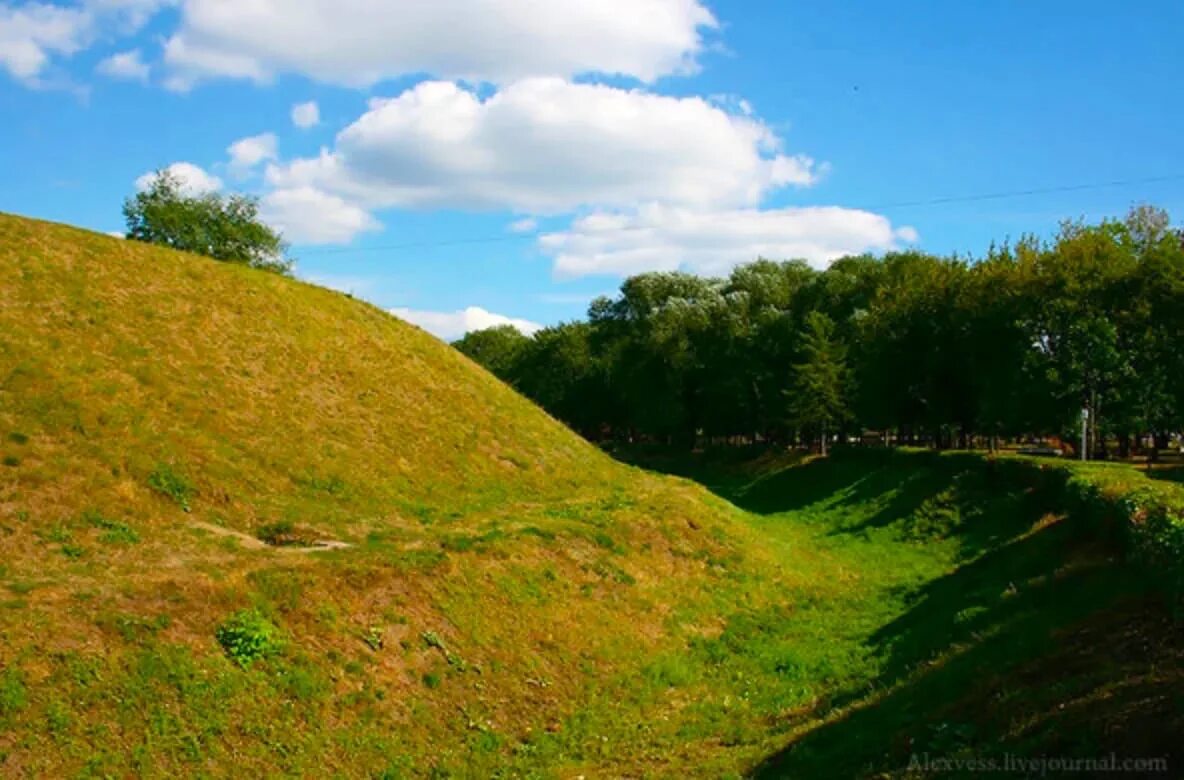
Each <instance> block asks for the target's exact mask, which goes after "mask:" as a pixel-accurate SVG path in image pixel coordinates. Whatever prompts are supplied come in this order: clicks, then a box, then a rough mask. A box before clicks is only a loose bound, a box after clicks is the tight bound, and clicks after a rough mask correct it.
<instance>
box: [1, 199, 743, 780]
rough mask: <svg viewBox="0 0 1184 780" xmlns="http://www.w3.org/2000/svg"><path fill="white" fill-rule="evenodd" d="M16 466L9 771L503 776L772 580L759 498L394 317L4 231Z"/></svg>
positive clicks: (268, 285) (195, 269)
mask: <svg viewBox="0 0 1184 780" xmlns="http://www.w3.org/2000/svg"><path fill="white" fill-rule="evenodd" d="M0 458H2V459H3V460H2V465H0V540H2V543H3V546H4V551H5V555H4V558H3V561H2V562H0V638H2V640H3V641H2V643H0V669H2V670H3V671H2V672H0V773H2V774H17V775H20V774H27V775H37V776H62V775H71V774H76V773H84V774H85V773H91V774H94V775H98V776H101V775H104V774H110V775H123V774H129V773H131V774H161V775H164V774H170V773H178V772H179V773H185V774H187V773H193V772H202V771H205V772H209V773H211V774H221V773H222V772H223V771H224V770H225V769H226V768H227V767H231V766H233V767H235V768H236V769H238V770H239V771H242V772H244V773H245V774H247V775H256V774H261V773H263V772H265V771H275V772H280V773H283V772H288V773H296V774H308V775H318V776H323V775H324V774H331V773H334V772H339V773H342V774H346V775H352V776H370V775H377V774H379V773H382V772H387V773H389V774H390V775H391V776H395V775H398V774H399V773H406V774H422V773H425V772H428V771H432V770H435V771H437V772H441V773H446V772H449V771H457V772H461V771H464V772H469V773H472V774H473V775H474V776H480V775H483V774H487V773H488V772H489V771H490V767H492V766H498V765H503V764H505V763H506V762H509V761H512V760H515V756H516V755H518V756H525V758H523V759H522V760H524V761H528V762H529V761H530V760H531V759H530V756H529V753H530V751H531V748H530V745H531V740H533V739H536V738H544V737H546V736H547V735H548V734H554V733H557V732H558V731H560V730H561V729H562V728H563V724H564V722H565V720H566V719H567V718H569V717H571V716H572V715H573V713H575V712H578V711H579V709H580V705H581V702H583V701H585V700H586V699H587V698H588V697H589V696H591V695H593V687H594V686H596V685H601V684H605V685H607V684H609V683H610V682H611V681H613V680H614V679H615V678H616V677H617V676H619V675H622V674H626V673H628V672H629V670H636V668H638V667H639V666H640V663H641V659H644V658H645V657H646V656H647V654H649V653H650V652H651V651H653V650H654V649H656V648H660V647H662V646H664V645H666V644H669V643H671V642H672V641H676V640H677V637H679V636H682V635H683V634H685V633H687V632H694V631H698V630H706V629H707V627H706V626H701V625H698V624H697V620H698V617H696V616H688V615H687V614H682V613H680V612H679V611H680V610H682V609H684V607H685V606H686V605H693V606H694V607H695V609H699V608H701V607H702V605H703V604H706V603H712V602H714V600H715V599H717V598H723V596H722V595H715V594H716V593H717V592H719V591H720V587H717V586H719V583H726V582H728V581H730V579H731V578H733V571H734V570H739V569H740V568H742V567H744V566H748V564H747V563H745V562H744V561H746V560H747V556H746V553H745V550H746V549H748V547H749V544H748V542H745V541H744V540H743V537H744V529H742V528H740V527H739V526H734V524H733V523H732V522H731V521H732V520H733V519H734V518H735V517H736V516H738V515H739V513H738V512H735V511H734V510H731V509H730V508H728V507H727V506H726V505H725V504H724V503H723V502H720V501H717V500H715V499H712V498H711V497H709V496H708V494H706V492H705V491H702V490H700V489H698V488H696V487H693V486H690V485H687V484H679V483H676V482H674V481H673V480H669V479H665V478H660V477H654V476H650V475H647V474H645V473H644V472H641V471H639V470H636V469H632V468H629V467H626V466H622V465H620V464H618V463H616V462H615V461H613V460H611V459H610V458H608V457H607V456H605V455H604V454H602V453H601V452H599V451H598V450H597V449H596V448H594V447H592V446H591V445H589V444H587V443H586V442H584V441H583V440H582V439H580V438H579V437H577V436H575V435H574V434H572V433H571V432H569V431H568V430H567V429H566V428H564V427H563V426H561V425H560V424H558V423H556V422H555V421H553V420H551V419H550V418H548V417H547V416H546V415H545V414H543V413H542V412H541V411H540V410H538V409H537V408H536V407H535V406H533V405H532V404H530V403H529V402H527V401H526V400H524V399H522V398H521V397H519V396H518V395H516V394H515V393H513V392H512V391H510V390H509V389H508V388H506V387H505V386H504V385H502V384H501V383H500V382H498V381H497V380H495V379H494V378H492V377H491V376H490V375H488V374H487V373H486V372H484V371H483V370H481V369H479V368H478V367H477V366H475V365H473V364H472V363H470V362H469V361H468V360H467V359H465V358H463V357H462V356H460V355H459V354H457V353H456V352H454V351H453V350H451V349H450V348H448V347H447V346H445V345H443V344H441V343H440V342H439V341H437V340H435V339H433V338H432V337H430V336H428V335H427V334H425V333H423V332H421V331H419V330H417V329H416V328H413V327H411V326H409V325H406V324H405V323H402V322H400V321H398V320H396V319H395V318H393V317H391V316H389V315H387V314H386V313H384V312H382V311H380V310H378V309H376V308H374V307H371V306H368V305H365V304H362V303H359V302H357V301H354V300H351V299H350V298H348V297H347V296H344V295H341V294H338V293H335V292H331V291H328V290H325V289H320V288H317V287H313V286H310V285H306V284H302V283H298V282H294V281H292V280H288V279H282V278H279V277H276V276H272V275H268V274H265V273H260V272H255V271H251V270H248V269H244V268H239V267H233V266H229V265H226V264H220V263H215V262H212V261H209V260H206V259H203V258H198V257H192V256H185V255H181V254H178V253H174V252H170V251H165V250H161V249H157V248H153V247H149V246H146V245H141V244H135V243H131V242H125V241H122V240H119V239H114V238H109V237H106V236H101V235H96V234H93V233H89V232H84V231H80V230H75V229H71V228H67V227H62V226H57V225H51V224H46V223H41V222H36V221H31V220H26V219H20V218H16V217H10V216H0ZM728 528H732V530H727V529H728ZM737 534H739V535H737ZM256 537H263V538H267V539H269V540H271V541H277V540H279V541H282V540H291V539H302V540H304V541H306V542H315V541H328V540H331V541H333V542H339V543H343V544H345V545H348V547H343V548H340V549H334V550H326V551H322V550H315V551H311V552H310V551H308V549H307V548H298V547H272V546H269V545H266V544H263V543H262V542H259V541H257V539H256ZM242 610H254V611H255V612H257V613H258V614H259V615H261V616H263V617H264V618H265V619H266V620H268V621H269V622H270V623H271V624H272V625H274V626H275V627H276V629H277V630H278V632H279V634H280V635H281V637H282V644H283V652H282V653H281V654H280V655H278V656H276V657H273V658H269V659H265V660H263V661H260V662H259V663H257V664H253V665H252V666H251V668H249V669H241V668H239V667H238V666H237V665H235V664H233V663H232V662H231V661H230V659H228V658H227V657H225V656H224V654H223V652H222V648H221V647H220V646H219V644H218V642H217V641H216V635H217V632H218V627H219V626H220V625H222V624H223V623H224V622H225V621H226V620H227V619H228V618H229V617H230V616H232V615H233V614H235V613H237V612H240V611H242ZM696 614H698V613H696ZM675 615H678V617H677V618H675V617H674V616H675ZM715 619H716V618H715V616H714V615H712V617H711V620H712V621H714V620H715ZM523 745H525V746H526V747H523ZM598 747H599V745H598ZM571 755H574V757H576V758H578V756H579V751H574V752H573V754H571ZM562 760H567V759H566V758H565V757H563V756H556V757H552V758H551V759H549V761H551V762H552V763H554V762H557V761H562Z"/></svg>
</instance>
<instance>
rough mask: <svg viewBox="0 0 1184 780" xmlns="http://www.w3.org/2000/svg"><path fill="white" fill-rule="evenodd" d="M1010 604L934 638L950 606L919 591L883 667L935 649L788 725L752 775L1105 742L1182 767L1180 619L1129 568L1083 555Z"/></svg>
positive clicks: (916, 764)
mask: <svg viewBox="0 0 1184 780" xmlns="http://www.w3.org/2000/svg"><path fill="white" fill-rule="evenodd" d="M951 576H952V577H953V578H954V581H952V582H950V583H946V584H944V585H943V586H942V587H943V588H944V589H945V590H946V591H947V592H948V593H953V592H956V590H957V587H958V585H957V580H959V579H961V577H962V576H965V575H961V574H955V575H951ZM1008 602H1009V603H1007V604H1006V605H1004V606H998V607H994V608H986V609H984V610H983V611H982V612H977V613H974V614H973V617H972V618H971V619H970V620H969V621H967V623H966V624H965V625H960V626H954V627H953V631H952V635H947V636H946V637H945V638H942V637H941V635H940V633H941V630H940V625H941V623H942V619H944V618H945V617H946V616H948V612H949V610H948V608H947V606H945V605H943V606H941V607H938V608H937V609H936V613H937V615H936V616H937V617H939V618H941V619H939V620H937V621H935V622H934V623H932V624H931V623H930V622H929V620H930V619H931V618H932V617H933V615H929V614H927V613H929V612H930V611H931V610H933V609H934V606H935V605H933V604H931V603H929V600H928V599H926V600H925V601H923V602H922V604H921V605H919V606H918V608H917V609H915V610H914V611H913V612H911V613H910V614H909V615H908V616H907V617H906V618H905V619H902V621H898V624H897V625H893V626H891V627H888V628H886V630H885V631H884V632H882V634H881V636H880V637H879V641H880V642H886V643H889V644H890V646H891V648H892V658H893V662H891V663H889V669H890V670H891V669H893V668H894V667H895V668H897V669H898V670H899V669H902V668H903V667H902V666H900V664H901V663H902V662H903V661H904V659H907V658H914V657H918V656H920V657H924V653H925V651H926V650H929V649H934V650H936V649H940V650H941V653H940V655H938V656H935V657H934V658H933V659H932V660H931V661H928V662H924V663H921V664H919V665H917V666H916V668H915V670H914V671H913V672H912V674H910V675H909V676H908V677H907V679H905V680H903V681H901V682H899V683H898V684H896V685H894V686H893V685H891V680H890V678H891V676H892V675H891V671H889V672H888V673H887V674H886V675H885V677H886V678H888V679H886V680H885V684H886V689H887V693H883V694H879V695H872V696H870V697H869V698H867V699H865V700H864V701H863V702H861V703H859V704H857V705H855V706H853V707H851V708H850V709H847V710H845V711H840V714H838V715H837V716H836V717H834V718H833V719H832V720H829V721H827V722H824V723H823V724H822V725H820V726H817V727H815V728H813V729H812V730H810V731H808V732H806V733H805V734H803V735H801V736H799V737H797V738H796V739H795V740H794V741H792V742H791V743H790V744H789V745H788V746H787V747H786V748H784V749H783V750H782V751H780V752H778V753H777V754H775V755H772V756H770V757H769V758H767V759H766V760H765V761H763V762H762V763H761V764H760V765H759V766H757V767H756V768H755V769H754V770H753V772H752V776H753V777H756V778H782V777H868V776H877V777H879V776H898V775H899V776H926V777H928V776H964V775H966V774H968V772H967V771H966V770H962V771H959V769H958V767H957V765H956V764H952V763H945V764H944V765H942V764H941V763H934V762H952V761H956V760H967V759H994V760H997V761H1002V760H1003V756H1004V754H1010V755H1012V756H1021V757H1025V758H1033V757H1037V756H1049V757H1054V756H1061V757H1073V758H1090V759H1092V758H1097V757H1101V756H1106V755H1108V754H1109V753H1111V752H1114V753H1116V754H1118V755H1119V756H1121V757H1162V758H1167V759H1168V762H1169V766H1170V767H1172V768H1173V769H1172V771H1178V770H1179V768H1180V766H1182V765H1184V764H1181V760H1182V759H1184V756H1182V755H1181V747H1180V739H1179V734H1180V733H1184V732H1182V731H1181V729H1182V728H1184V665H1182V662H1184V653H1182V652H1181V647H1180V642H1179V639H1178V636H1177V634H1178V632H1177V630H1176V627H1175V626H1173V624H1172V623H1171V622H1170V620H1169V619H1168V618H1167V617H1166V613H1165V612H1164V611H1163V610H1162V609H1161V608H1160V605H1158V604H1157V603H1155V602H1154V600H1153V599H1152V597H1150V596H1149V595H1147V594H1146V593H1144V592H1143V591H1142V590H1141V588H1140V586H1139V584H1138V583H1137V582H1135V578H1134V577H1133V576H1132V573H1131V572H1129V571H1126V570H1124V569H1122V568H1121V567H1118V566H1114V565H1112V564H1110V563H1108V562H1105V561H1096V562H1094V563H1092V564H1085V563H1082V565H1080V566H1078V567H1076V568H1070V569H1068V570H1062V571H1060V572H1058V573H1057V574H1056V575H1055V576H1049V577H1046V578H1044V579H1041V580H1037V581H1034V582H1032V583H1030V584H1029V585H1028V586H1026V587H1024V588H1023V589H1021V590H1020V591H1019V592H1018V593H1017V594H1016V595H1014V596H1011V597H1010V598H1009V599H1008ZM925 761H930V762H931V763H930V764H929V765H928V769H926V765H925V763H924V762H925ZM910 768H911V769H912V770H913V771H911V772H910ZM1019 774H1020V775H1021V776H1023V774H1024V773H1023V772H1020V773H1019ZM1031 774H1033V775H1039V774H1040V772H1039V771H1035V772H1032V773H1031ZM1079 774H1082V775H1083V776H1096V775H1095V774H1094V773H1079ZM1128 776H1146V775H1140V774H1132V775H1128ZM1161 776H1165V777H1167V776H1178V775H1172V774H1164V775H1161Z"/></svg>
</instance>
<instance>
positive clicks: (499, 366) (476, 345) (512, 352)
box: [452, 325, 531, 384]
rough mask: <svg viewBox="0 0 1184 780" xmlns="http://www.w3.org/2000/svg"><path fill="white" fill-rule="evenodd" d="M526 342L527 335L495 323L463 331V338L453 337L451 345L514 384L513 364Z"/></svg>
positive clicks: (514, 364)
mask: <svg viewBox="0 0 1184 780" xmlns="http://www.w3.org/2000/svg"><path fill="white" fill-rule="evenodd" d="M530 343H531V340H530V338H528V337H527V336H525V335H523V334H522V332H521V331H519V330H518V329H517V328H515V327H514V326H513V325H498V326H496V327H492V328H486V329H485V330H476V331H472V332H471V333H466V334H465V335H464V337H463V338H461V339H459V340H457V341H454V342H453V343H452V346H454V347H456V348H457V349H458V350H460V352H461V353H462V354H464V355H467V356H468V357H470V358H472V359H473V360H474V361H476V362H477V363H480V364H481V365H482V366H484V367H485V368H486V369H488V370H489V371H490V372H491V373H493V374H494V375H495V376H497V377H498V378H499V379H501V380H503V381H505V382H508V383H509V384H516V374H515V367H516V366H517V365H518V361H519V358H520V357H521V356H522V352H523V350H525V349H527V348H528V347H529V345H530Z"/></svg>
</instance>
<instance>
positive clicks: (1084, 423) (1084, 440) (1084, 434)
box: [1081, 407, 1089, 460]
mask: <svg viewBox="0 0 1184 780" xmlns="http://www.w3.org/2000/svg"><path fill="white" fill-rule="evenodd" d="M1088 432H1089V407H1084V408H1082V410H1081V459H1082V460H1088V459H1089V453H1088V451H1087V450H1088V446H1089V433H1088Z"/></svg>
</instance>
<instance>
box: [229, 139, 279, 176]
mask: <svg viewBox="0 0 1184 780" xmlns="http://www.w3.org/2000/svg"><path fill="white" fill-rule="evenodd" d="M226 153H227V154H228V155H230V168H231V170H232V171H234V172H236V173H238V174H244V173H247V172H248V171H250V170H251V169H252V168H254V167H255V166H256V165H258V164H259V163H261V162H264V161H266V160H274V159H276V157H277V155H278V153H279V139H278V138H276V135H275V133H260V134H259V135H252V136H248V137H247V138H240V139H239V140H237V141H235V142H234V143H232V144H231V145H230V146H228V147H227V148H226Z"/></svg>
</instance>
